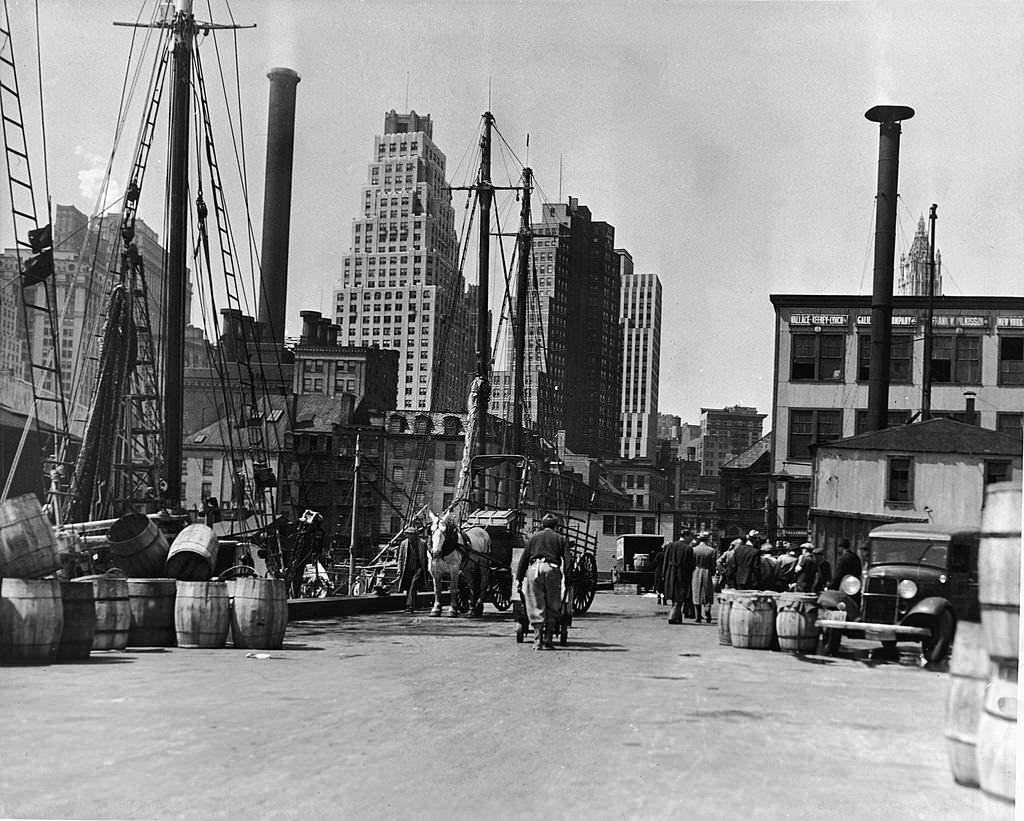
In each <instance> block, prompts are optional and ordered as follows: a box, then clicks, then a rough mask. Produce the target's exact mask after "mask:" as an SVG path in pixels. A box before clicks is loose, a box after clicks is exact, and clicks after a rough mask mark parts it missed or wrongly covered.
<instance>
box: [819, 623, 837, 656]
mask: <svg viewBox="0 0 1024 821" xmlns="http://www.w3.org/2000/svg"><path fill="white" fill-rule="evenodd" d="M842 642H843V634H842V633H840V632H839V631H838V630H833V629H832V628H831V627H823V628H822V629H821V630H819V631H818V655H820V656H834V655H836V654H837V653H838V652H839V645H840V644H842Z"/></svg>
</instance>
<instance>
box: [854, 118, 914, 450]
mask: <svg viewBox="0 0 1024 821" xmlns="http://www.w3.org/2000/svg"><path fill="white" fill-rule="evenodd" d="M864 116H865V117H867V118H868V119H869V120H871V122H874V123H879V132H880V134H879V138H878V194H877V196H876V197H875V276H874V284H873V286H872V289H871V359H870V362H869V366H868V367H869V372H868V418H867V425H868V430H882V429H883V428H885V427H888V421H889V350H890V347H891V344H892V274H893V259H894V257H895V254H896V184H897V181H898V179H899V170H900V132H901V129H900V122H901V121H902V120H909V119H910V118H911V117H913V116H914V109H912V108H908V107H907V106H903V105H876V106H875V107H874V108H872V109H869V110H868V111H867V113H866V114H865V115H864Z"/></svg>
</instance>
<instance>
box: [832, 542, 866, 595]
mask: <svg viewBox="0 0 1024 821" xmlns="http://www.w3.org/2000/svg"><path fill="white" fill-rule="evenodd" d="M863 570H864V568H863V565H862V564H861V561H860V556H858V555H857V554H856V553H854V552H853V548H851V547H850V540H849V539H840V540H839V556H838V558H837V559H836V570H835V573H833V574H832V583H831V584H830V585H829V587H830V588H832V589H833V590H838V589H839V585H840V584H841V583H842V581H843V579H844V578H846V577H847V576H853V577H854V578H855V579H857V581H860V577H861V573H862V572H863Z"/></svg>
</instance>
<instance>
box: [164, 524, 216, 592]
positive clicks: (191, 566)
mask: <svg viewBox="0 0 1024 821" xmlns="http://www.w3.org/2000/svg"><path fill="white" fill-rule="evenodd" d="M219 549H220V543H219V542H218V541H217V536H216V534H214V532H213V528H212V527H208V526H207V525H201V524H195V525H189V526H188V527H186V528H185V529H184V530H182V531H181V533H179V534H178V535H177V536H175V537H174V541H173V542H172V543H171V548H170V550H169V551H168V553H167V562H166V563H165V565H164V574H165V575H166V576H167V577H168V578H171V579H178V580H179V581H188V582H205V581H209V580H210V578H211V577H212V576H213V570H214V568H215V567H216V565H217V552H218V550H219Z"/></svg>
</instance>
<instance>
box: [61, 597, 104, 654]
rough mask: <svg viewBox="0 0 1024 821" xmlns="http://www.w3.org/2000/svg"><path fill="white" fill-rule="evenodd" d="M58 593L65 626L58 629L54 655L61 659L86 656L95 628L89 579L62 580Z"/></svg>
mask: <svg viewBox="0 0 1024 821" xmlns="http://www.w3.org/2000/svg"><path fill="white" fill-rule="evenodd" d="M60 597H61V605H62V607H63V608H64V627H63V629H62V630H61V633H60V644H59V646H58V647H57V658H58V659H60V660H62V661H72V660H75V659H85V658H89V652H90V651H91V650H92V642H93V636H94V633H95V631H96V604H95V599H94V597H93V592H92V583H91V582H77V581H62V582H61V583H60Z"/></svg>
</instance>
